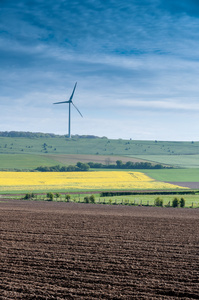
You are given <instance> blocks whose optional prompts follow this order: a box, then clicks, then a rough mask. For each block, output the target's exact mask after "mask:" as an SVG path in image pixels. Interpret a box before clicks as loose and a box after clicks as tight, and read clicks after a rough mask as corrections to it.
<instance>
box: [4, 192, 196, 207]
mask: <svg viewBox="0 0 199 300" xmlns="http://www.w3.org/2000/svg"><path fill="white" fill-rule="evenodd" d="M60 193H61V191H60ZM54 195H55V194H54ZM91 195H92V193H90V194H89V193H88V194H81V193H77V194H70V196H71V200H70V201H71V202H78V203H83V202H84V197H85V196H91ZM94 196H95V203H96V204H109V205H116V204H117V205H150V206H153V205H154V202H155V199H156V198H157V197H160V198H161V199H162V200H163V206H167V205H168V204H169V203H170V206H171V205H172V201H173V199H174V197H177V198H178V199H180V198H181V197H183V198H184V199H185V207H190V208H198V207H199V195H184V196H181V195H124V196H112V197H110V196H108V197H100V194H94ZM4 197H6V196H4ZM22 197H23V196H22V195H20V196H16V195H15V196H14V199H21V198H22ZM7 198H12V197H11V196H9V197H8V196H7ZM35 200H36V201H47V200H48V199H47V196H46V194H38V195H35ZM54 201H66V200H65V195H64V194H60V197H59V198H56V196H54Z"/></svg>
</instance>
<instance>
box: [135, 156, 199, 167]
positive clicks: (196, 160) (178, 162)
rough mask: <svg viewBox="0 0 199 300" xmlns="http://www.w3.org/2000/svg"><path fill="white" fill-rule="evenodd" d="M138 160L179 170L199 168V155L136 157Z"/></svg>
mask: <svg viewBox="0 0 199 300" xmlns="http://www.w3.org/2000/svg"><path fill="white" fill-rule="evenodd" d="M134 157H135V158H137V159H143V160H149V161H150V162H154V163H161V164H168V165H172V166H174V167H177V168H199V154H190V155H189V154H186V155H134Z"/></svg>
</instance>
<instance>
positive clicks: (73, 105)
mask: <svg viewBox="0 0 199 300" xmlns="http://www.w3.org/2000/svg"><path fill="white" fill-rule="evenodd" d="M72 105H73V106H74V107H75V108H76V110H77V111H78V113H79V114H80V116H81V117H82V118H83V116H82V114H81V113H80V111H79V109H78V108H77V107H76V106H75V104H74V103H73V102H72Z"/></svg>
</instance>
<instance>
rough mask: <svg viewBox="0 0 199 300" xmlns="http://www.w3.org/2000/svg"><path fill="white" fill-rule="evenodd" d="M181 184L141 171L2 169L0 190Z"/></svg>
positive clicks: (112, 187) (124, 187)
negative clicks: (156, 177) (159, 179)
mask: <svg viewBox="0 0 199 300" xmlns="http://www.w3.org/2000/svg"><path fill="white" fill-rule="evenodd" d="M176 188H182V187H180V186H176V185H173V184H169V183H164V182H158V181H155V180H153V179H152V178H150V177H148V176H146V175H145V174H143V173H141V172H125V171H110V172H103V171H102V172H66V173H65V172H30V173H28V172H0V191H11V190H12V191H17V190H18V191H20V190H30V191H31V190H61V189H62V190H63V189H65V190H133V189H134V190H138V189H142V190H143V189H176Z"/></svg>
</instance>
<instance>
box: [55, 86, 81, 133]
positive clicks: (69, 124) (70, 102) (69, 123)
mask: <svg viewBox="0 0 199 300" xmlns="http://www.w3.org/2000/svg"><path fill="white" fill-rule="evenodd" d="M76 86H77V82H76V83H75V86H74V88H73V92H72V94H71V96H70V98H69V100H68V101H62V102H55V103H53V104H62V103H68V104H69V117H68V137H69V138H70V137H71V133H70V130H71V104H72V105H73V106H74V107H75V108H76V110H77V111H78V113H79V114H80V116H81V117H82V118H83V116H82V114H81V112H80V111H79V109H78V108H77V107H76V106H75V104H74V103H73V101H72V99H73V95H74V93H75V89H76Z"/></svg>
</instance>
